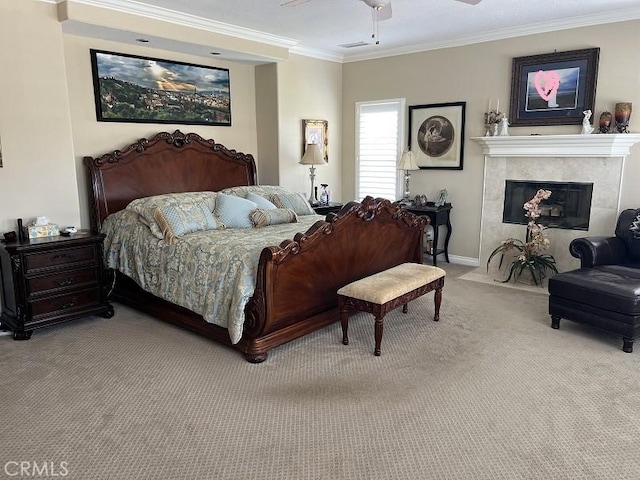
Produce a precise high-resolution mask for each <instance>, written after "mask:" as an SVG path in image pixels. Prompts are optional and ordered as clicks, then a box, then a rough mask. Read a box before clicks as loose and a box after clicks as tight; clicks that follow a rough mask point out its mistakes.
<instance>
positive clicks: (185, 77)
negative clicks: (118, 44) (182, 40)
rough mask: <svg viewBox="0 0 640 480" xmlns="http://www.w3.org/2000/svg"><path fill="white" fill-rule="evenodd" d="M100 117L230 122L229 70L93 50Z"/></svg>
mask: <svg viewBox="0 0 640 480" xmlns="http://www.w3.org/2000/svg"><path fill="white" fill-rule="evenodd" d="M91 69H92V73H93V90H94V97H95V105H96V117H97V120H98V121H99V122H134V123H177V124H189V125H220V126H231V93H230V83H229V70H228V69H226V68H217V67H207V66H203V65H193V64H190V63H183V62H174V61H169V60H161V59H158V58H150V57H138V56H135V55H126V54H123V53H113V52H105V51H100V50H91Z"/></svg>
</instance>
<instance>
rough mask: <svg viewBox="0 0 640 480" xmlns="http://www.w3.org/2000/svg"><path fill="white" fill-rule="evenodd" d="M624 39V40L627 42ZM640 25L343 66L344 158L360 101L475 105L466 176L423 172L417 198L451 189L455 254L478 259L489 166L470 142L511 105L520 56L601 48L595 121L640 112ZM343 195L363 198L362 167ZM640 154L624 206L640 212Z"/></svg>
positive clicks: (351, 154)
mask: <svg viewBox="0 0 640 480" xmlns="http://www.w3.org/2000/svg"><path fill="white" fill-rule="evenodd" d="M621 39H624V40H623V41H621ZM639 43H640V21H637V20H635V21H630V22H623V23H617V24H610V25H600V26H594V27H585V28H578V29H572V30H565V31H560V32H554V33H551V34H544V35H530V36H526V37H520V38H512V39H508V40H501V41H495V42H487V43H482V44H476V45H470V46H464V47H457V48H449V49H442V50H434V51H430V52H422V53H417V54H412V55H403V56H397V57H390V58H384V59H379V60H370V61H362V62H353V63H348V64H345V65H344V66H343V86H344V88H343V125H344V129H343V157H344V158H345V159H354V158H355V132H354V117H355V113H354V112H355V102H358V101H365V100H378V99H385V98H397V97H404V98H406V99H407V105H421V104H431V103H442V102H457V101H465V102H467V109H466V131H465V145H464V169H463V170H462V171H446V170H422V171H418V172H414V173H413V174H412V176H411V191H412V192H413V193H418V192H419V193H424V194H426V195H427V197H428V198H429V199H434V198H435V197H436V195H437V192H438V191H439V190H440V189H441V188H447V190H448V192H449V198H450V201H451V202H452V203H453V211H452V214H451V218H452V224H453V236H452V237H451V243H450V245H449V252H450V254H452V255H454V256H457V257H462V259H463V260H464V259H467V260H470V261H471V260H473V259H477V258H478V255H479V236H480V216H481V208H482V205H481V204H482V185H483V166H484V159H483V155H482V153H481V150H480V147H479V145H478V144H476V143H475V142H474V141H472V140H470V138H471V137H473V136H480V135H482V133H483V120H482V115H483V113H484V111H485V110H486V108H487V103H488V100H489V98H493V99H494V102H495V100H496V99H497V98H499V99H500V105H501V106H503V107H502V110H504V111H506V110H507V109H508V105H509V95H510V88H511V87H510V82H511V61H512V58H513V57H519V56H525V55H537V54H541V53H548V52H553V51H554V50H557V51H564V50H575V49H582V48H593V47H600V63H599V75H598V86H597V93H596V105H595V109H594V118H596V119H597V118H598V117H599V115H600V113H601V112H602V111H604V110H609V111H612V110H613V106H614V105H615V103H616V102H619V101H630V102H633V103H634V104H636V105H640V88H639V87H640V56H638V55H637V52H636V50H637V47H636V46H637V45H638V44H639ZM580 129H581V127H580V126H579V125H571V126H560V127H535V128H511V129H510V133H511V134H512V135H528V134H530V133H534V132H535V133H539V134H562V133H580ZM630 130H631V131H640V115H636V116H635V117H634V116H632V118H631V124H630ZM342 168H343V176H344V180H343V192H344V193H343V196H344V197H345V198H349V197H353V196H354V194H355V191H354V189H355V162H354V161H353V160H346V161H345V162H344V164H343V167H342ZM637 178H640V147H638V146H636V147H634V150H633V151H632V154H631V155H630V156H629V158H628V159H627V162H626V168H625V172H624V179H625V180H624V184H623V191H622V200H621V207H622V208H628V207H632V206H633V207H639V206H640V191H639V190H638V189H637V188H636V187H635V186H634V180H633V179H637Z"/></svg>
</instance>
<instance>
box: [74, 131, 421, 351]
mask: <svg viewBox="0 0 640 480" xmlns="http://www.w3.org/2000/svg"><path fill="white" fill-rule="evenodd" d="M85 165H86V166H87V169H88V173H89V181H90V186H91V188H90V209H91V221H92V222H91V223H92V229H93V230H94V231H97V230H99V229H100V226H101V225H102V222H103V221H104V219H105V218H106V217H107V216H108V215H109V214H111V213H114V212H116V211H118V210H121V209H123V208H124V207H125V206H126V205H127V204H128V203H129V202H130V201H132V200H133V199H135V198H140V197H145V196H151V195H158V194H160V193H168V192H188V191H205V190H211V191H217V190H221V189H223V188H226V187H231V186H237V185H253V184H255V183H256V168H255V162H254V160H253V157H252V156H251V155H245V154H242V153H238V152H236V151H235V150H229V149H227V148H226V147H224V146H222V145H220V144H217V143H215V142H214V141H213V140H204V139H203V138H201V137H200V136H198V135H197V134H193V133H190V134H186V135H185V134H183V133H182V132H180V131H176V132H174V133H173V134H170V133H166V132H163V133H160V134H158V135H156V136H155V137H154V138H152V139H151V140H146V139H141V140H139V141H138V142H136V143H134V144H132V145H130V146H129V147H127V148H125V149H123V150H122V151H120V150H116V151H114V152H112V153H109V154H106V155H102V156H100V157H97V158H93V157H85ZM425 218H426V217H417V216H415V215H413V214H411V213H409V212H407V211H406V210H405V209H403V208H400V207H399V206H397V205H395V204H392V203H390V202H389V201H388V200H382V199H373V198H370V197H367V198H366V199H364V200H363V202H362V203H357V202H351V203H349V204H347V205H345V206H344V207H343V208H342V209H341V210H340V212H338V213H337V214H329V215H328V216H327V219H326V221H318V222H317V223H315V224H314V225H313V226H312V227H311V228H310V229H309V230H308V231H307V232H305V233H299V234H297V235H296V236H295V238H294V239H291V240H286V241H284V242H282V243H281V244H280V245H279V246H273V247H269V248H265V249H264V250H263V252H262V254H261V257H260V262H259V266H258V272H257V285H256V289H255V291H254V294H253V296H252V298H251V299H250V301H249V302H248V304H247V306H246V308H245V317H246V320H245V325H244V332H243V336H242V339H241V340H240V342H239V343H237V344H235V345H232V346H233V347H234V348H236V349H238V350H240V351H242V352H243V353H244V354H245V355H246V357H247V359H248V360H249V361H252V362H261V361H263V360H265V359H266V357H267V353H268V351H269V350H270V349H272V348H274V347H276V346H278V345H282V344H283V343H286V342H288V341H291V340H293V339H295V338H298V337H301V336H303V335H305V334H307V333H310V332H312V331H314V330H317V329H319V328H321V327H324V326H326V325H328V324H330V323H333V322H335V321H337V320H338V319H339V315H338V311H337V295H336V292H337V290H338V289H339V288H340V287H342V286H343V285H346V284H347V283H350V282H352V281H354V280H357V279H359V278H363V277H365V276H367V275H371V274H374V273H377V272H380V271H382V270H385V269H387V268H390V267H393V266H395V265H398V264H401V263H404V262H417V263H421V262H422V232H423V229H424V225H425V223H426V219H425ZM115 275H116V282H115V288H114V292H113V299H114V300H117V301H120V302H123V303H126V304H128V305H131V306H133V307H135V308H138V309H140V310H142V311H145V312H148V313H150V314H151V315H154V316H156V317H158V318H160V319H163V320H165V321H168V322H171V323H174V324H177V325H180V326H182V327H184V328H187V329H189V330H192V331H194V332H197V333H199V334H201V335H204V336H206V337H209V338H212V339H214V340H217V341H219V342H221V343H224V344H228V345H231V343H230V340H229V335H228V333H227V330H226V329H224V328H222V327H219V326H217V325H214V324H211V323H208V322H206V321H205V320H204V319H203V318H202V317H201V316H200V315H198V314H196V313H194V312H192V311H190V310H187V309H185V308H183V307H181V306H178V305H175V304H172V303H170V302H167V301H165V300H163V299H160V298H158V297H156V296H154V295H152V294H150V293H148V292H145V291H143V290H142V289H141V288H140V287H138V285H137V284H136V283H135V282H134V281H133V280H131V279H130V278H128V277H126V276H125V275H123V274H121V273H119V272H116V273H115Z"/></svg>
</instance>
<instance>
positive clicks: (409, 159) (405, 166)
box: [397, 150, 420, 170]
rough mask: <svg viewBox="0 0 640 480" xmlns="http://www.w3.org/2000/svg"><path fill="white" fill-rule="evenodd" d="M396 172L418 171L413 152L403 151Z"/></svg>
mask: <svg viewBox="0 0 640 480" xmlns="http://www.w3.org/2000/svg"><path fill="white" fill-rule="evenodd" d="M397 169H398V170H419V169H420V167H418V165H416V156H415V155H414V154H413V152H410V151H408V150H405V151H404V152H402V155H400V160H399V161H398V166H397Z"/></svg>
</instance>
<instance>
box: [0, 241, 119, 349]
mask: <svg viewBox="0 0 640 480" xmlns="http://www.w3.org/2000/svg"><path fill="white" fill-rule="evenodd" d="M103 240H104V235H102V234H99V235H92V234H90V233H88V232H82V231H81V232H78V233H76V234H74V235H72V236H68V237H65V236H55V237H42V238H32V239H27V240H23V241H15V242H7V243H4V244H2V245H1V246H0V274H1V277H0V278H1V282H2V284H1V286H2V315H0V322H2V327H3V328H5V329H7V328H8V329H9V330H11V331H13V338H14V340H28V339H29V338H30V337H31V332H32V331H33V330H35V329H38V328H42V327H47V326H49V325H53V324H56V323H61V322H66V321H69V320H73V319H76V318H81V317H86V316H88V315H102V316H103V317H105V318H110V317H112V316H113V307H112V306H111V305H110V304H109V303H108V302H107V296H106V292H105V289H104V267H103V260H102V241H103Z"/></svg>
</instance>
